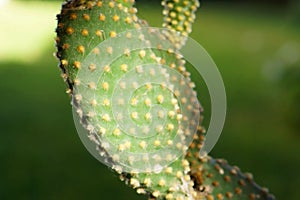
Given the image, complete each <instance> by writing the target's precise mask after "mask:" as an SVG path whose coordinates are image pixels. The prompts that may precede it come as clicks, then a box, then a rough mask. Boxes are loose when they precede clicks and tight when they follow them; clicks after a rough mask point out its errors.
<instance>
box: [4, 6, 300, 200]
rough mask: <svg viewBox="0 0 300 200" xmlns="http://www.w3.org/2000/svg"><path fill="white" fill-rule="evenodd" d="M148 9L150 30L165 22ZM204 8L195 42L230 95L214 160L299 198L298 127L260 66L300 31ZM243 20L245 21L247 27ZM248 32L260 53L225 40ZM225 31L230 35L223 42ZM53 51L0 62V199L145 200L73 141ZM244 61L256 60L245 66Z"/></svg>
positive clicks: (275, 20) (274, 19)
mask: <svg viewBox="0 0 300 200" xmlns="http://www.w3.org/2000/svg"><path fill="white" fill-rule="evenodd" d="M57 8H59V6H58V5H57ZM144 8H145V9H143V7H142V6H141V8H140V9H143V13H141V15H142V16H144V17H143V18H149V17H150V18H149V19H150V22H149V23H152V24H154V25H155V24H157V25H159V24H160V23H161V22H160V20H159V18H156V17H155V16H160V15H161V14H160V12H161V11H160V10H159V8H153V7H150V6H144ZM206 8H207V10H204V9H202V10H201V12H202V13H199V17H198V20H197V21H196V26H194V32H197V31H199V32H200V33H201V34H198V33H197V34H194V35H193V37H194V38H195V39H197V40H198V41H202V42H201V43H202V44H204V46H205V47H206V48H207V49H208V50H209V52H210V53H211V54H212V56H213V57H214V59H215V61H216V62H217V64H218V65H219V67H220V70H221V72H222V74H224V80H225V85H227V93H228V96H229V97H230V98H229V111H228V115H227V116H228V119H227V123H226V127H225V129H224V132H223V135H222V136H221V140H220V142H219V143H218V144H217V146H216V148H215V149H214V151H213V152H212V153H213V155H217V156H220V157H226V158H228V160H229V162H230V163H234V164H238V165H239V166H240V167H241V169H243V171H244V170H246V171H251V172H253V173H254V175H255V180H257V181H258V182H259V183H261V184H263V185H267V186H268V187H269V188H270V189H271V191H273V192H274V193H275V194H276V196H277V197H278V199H295V200H296V199H298V196H299V194H298V190H297V189H296V188H295V187H296V186H297V185H299V183H300V180H299V178H298V177H297V174H296V175H295V173H294V172H296V171H297V169H298V168H299V157H298V156H297V155H298V154H297V147H298V141H299V137H298V130H294V129H292V128H291V127H289V124H288V123H285V122H284V121H282V117H283V116H282V115H281V113H279V111H278V110H277V109H276V107H278V105H280V102H281V100H280V99H275V100H276V101H274V97H277V96H279V95H280V91H279V90H278V88H277V86H274V85H273V84H272V83H270V82H268V81H266V80H265V79H264V78H263V77H261V66H262V64H263V63H264V58H266V57H269V56H271V55H273V54H274V52H275V51H276V50H277V48H279V47H280V46H281V45H282V44H283V43H285V42H286V41H293V42H295V43H298V44H299V39H298V37H297V34H298V32H297V29H296V28H295V27H292V26H289V25H285V28H282V29H280V28H279V29H278V28H276V27H279V26H280V25H281V23H283V22H281V21H280V18H279V17H278V16H277V15H276V14H274V13H270V14H269V15H268V16H269V17H265V15H260V14H258V16H257V17H256V18H253V17H252V16H250V11H249V14H248V12H243V13H242V14H241V13H238V14H237V8H235V7H222V9H218V8H217V6H216V5H207V7H206ZM249 10H250V9H249ZM200 14H201V15H200ZM263 16H264V17H263ZM52 17H53V18H54V16H52ZM237 19H238V20H237ZM243 20H247V21H248V23H247V24H243V23H242V22H243ZM236 21H240V24H239V25H237V24H236V23H235V22H236ZM258 21H259V22H258ZM201 27H207V28H201ZM212 28H213V31H212V30H210V29H212ZM252 29H255V30H258V31H260V30H261V29H263V30H264V32H263V36H264V37H263V38H264V43H265V45H264V48H263V50H264V51H261V53H259V54H257V53H253V52H252V53H251V52H248V51H247V50H245V49H244V48H243V47H242V45H239V42H229V41H237V39H238V38H240V39H241V34H240V33H239V32H242V33H245V32H247V31H249V30H252ZM234 30H236V31H234ZM222 32H223V33H224V34H223V35H226V36H223V37H220V35H219V33H222ZM227 33H228V34H227ZM27 37H30V35H27ZM49 40H51V38H49ZM238 41H240V40H238ZM228 44H230V45H231V46H226V45H228ZM51 46H52V47H51V48H50V47H49V48H47V49H43V55H42V56H41V58H40V59H36V60H33V61H32V62H31V63H30V64H24V63H23V62H21V61H14V62H8V61H5V59H3V58H2V60H1V62H0V66H1V69H0V72H1V75H2V76H1V77H2V81H3V83H4V84H1V86H0V87H1V91H2V94H3V96H2V98H1V105H3V106H2V107H1V109H2V110H1V114H0V118H1V136H0V137H1V140H0V141H1V146H0V156H1V167H0V168H1V172H0V174H1V177H2V178H1V181H0V197H1V199H20V198H24V199H28V198H31V199H41V198H42V199H61V198H67V199H70V198H72V199H83V198H95V197H99V194H101V197H103V199H124V197H125V196H126V198H128V199H143V197H142V196H136V195H135V194H134V192H132V191H131V190H130V189H128V188H126V187H125V186H124V185H123V184H121V183H119V181H118V180H117V178H116V177H113V176H111V174H110V173H107V169H106V167H104V166H102V165H100V164H99V163H98V161H96V160H94V159H93V158H92V157H90V156H87V155H88V153H87V151H86V150H85V149H84V147H83V146H82V144H81V142H80V140H79V139H78V138H76V137H74V134H70V133H75V129H74V128H73V127H74V126H73V121H72V119H71V113H70V106H69V103H68V98H67V97H66V95H65V94H63V91H64V84H63V83H62V82H61V79H60V78H59V77H58V72H57V69H55V68H53V66H54V65H56V61H55V59H53V57H52V55H51V54H52V52H54V48H53V45H51ZM220 46H221V47H223V48H220ZM229 47H230V48H229ZM246 58H253V59H252V60H251V62H248V61H247V59H246ZM254 58H255V59H254ZM221 63H222V65H220V64H221ZM239 74H241V75H243V76H237V75H239ZM246 75H247V76H246ZM12 80H14V81H12ZM20 85H22V87H20ZM24 88H30V90H26V91H25V90H24ZM57 90H61V91H62V92H61V93H58V92H57ZM49 97H51V98H49ZM202 102H203V100H202ZM206 107H209V106H206ZM205 111H206V112H209V109H206V110H205ZM58 113H59V114H58ZM245 113H247V115H246V116H245ZM205 116H207V115H206V114H205ZM205 120H207V117H205ZM16 124H18V125H17V126H16ZM270 138H271V139H270ZM49 141H50V142H49ZM221 141H222V142H221ZM70 155H71V156H70ZM266 158H267V159H266ZM257 163H260V164H257ZM62 166H63V167H62ZM274 166H276V167H274ZM86 169H89V170H86ZM279 170H280V173H278V171H279Z"/></svg>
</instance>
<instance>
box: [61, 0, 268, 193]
mask: <svg viewBox="0 0 300 200" xmlns="http://www.w3.org/2000/svg"><path fill="white" fill-rule="evenodd" d="M162 4H163V5H164V8H165V9H164V11H163V13H164V16H165V18H164V24H163V26H164V27H165V28H167V29H169V30H170V32H171V33H174V34H171V33H168V34H163V33H160V32H157V31H155V30H154V31H153V30H152V29H147V28H148V27H149V26H148V25H147V23H146V22H145V21H144V20H140V19H139V18H138V17H137V15H136V13H137V9H136V8H135V7H134V0H114V1H113V0H70V1H67V2H66V3H64V4H63V6H62V11H61V13H60V14H59V15H58V16H57V18H58V26H57V30H56V32H57V39H56V42H57V57H58V59H59V60H60V68H61V71H62V77H63V79H64V81H65V82H66V83H67V88H68V89H67V93H69V94H70V95H71V96H72V104H73V107H74V109H75V112H76V113H77V115H78V116H79V118H80V122H81V124H82V126H83V127H84V128H85V129H86V130H87V131H88V137H89V138H90V139H91V140H92V141H93V142H94V143H95V144H96V145H97V150H98V151H99V154H100V155H101V156H102V157H103V160H104V162H105V163H106V164H108V165H110V167H111V168H112V169H113V170H114V171H115V172H116V173H118V174H119V175H120V178H121V180H123V181H124V182H125V183H126V184H128V185H130V186H131V187H132V188H134V189H136V191H137V193H139V194H146V195H148V196H149V198H150V199H223V198H225V199H226V198H227V199H273V197H272V196H271V195H269V194H268V192H267V191H266V190H264V189H261V188H260V187H259V186H257V185H256V184H255V183H254V182H253V180H252V178H251V176H250V175H244V174H242V173H241V172H240V171H239V170H238V169H237V168H235V167H233V168H232V167H230V166H229V165H228V164H226V163H225V162H224V161H220V160H215V159H213V158H210V157H208V156H207V157H204V158H200V157H199V155H198V152H199V149H200V148H201V144H202V141H203V139H204V137H205V134H204V132H205V131H204V129H203V127H201V125H199V123H200V121H201V120H200V119H201V117H200V113H201V106H200V104H199V102H198V101H196V100H195V99H196V92H195V90H194V85H195V84H194V83H193V82H192V81H191V80H190V78H189V72H187V71H186V69H185V67H184V66H185V60H184V58H182V57H181V56H180V55H178V54H177V53H176V50H177V49H180V47H181V46H182V45H184V42H185V37H187V36H188V34H189V33H190V32H191V25H192V23H193V21H194V19H195V11H196V9H197V7H198V6H199V3H198V1H197V0H192V1H186V0H173V1H170V0H164V1H163V3H162ZM132 30H133V31H132ZM134 30H136V31H134ZM146 30H147V31H146ZM151 30H152V31H151ZM126 31H127V32H126ZM177 31H179V32H181V35H178V34H177ZM122 33H126V35H124V37H126V38H127V40H128V41H124V42H123V43H124V44H122V42H121V43H120V41H119V43H117V41H118V37H119V35H120V34H121V35H122ZM135 34H137V35H135ZM149 37H152V38H154V39H153V40H154V41H159V40H163V41H165V42H166V43H168V44H170V48H168V49H162V48H159V46H160V44H159V43H157V44H156V43H155V45H156V46H157V48H153V46H151V45H150V44H149V43H151V42H153V41H152V40H151V41H150V42H149V40H147V38H149ZM145 38H146V39H145ZM106 41H110V42H114V41H115V42H116V43H117V44H118V45H119V46H113V45H111V44H109V43H107V42H106ZM130 41H131V42H130ZM135 44H137V45H140V44H142V45H141V46H145V48H140V49H134V50H132V49H129V48H127V46H128V45H133V46H134V45H135ZM152 45H154V44H152ZM116 52H119V53H118V54H117V57H114V55H115V53H116ZM120 52H121V53H120ZM106 59H113V62H111V63H109V64H105V62H106ZM124 77H125V78H129V80H126V79H124ZM172 77H173V78H174V77H175V79H174V80H173V78H172ZM154 79H155V80H156V81H160V82H159V84H158V83H156V82H155V84H153V83H152V82H150V81H153V80H154ZM145 80H148V82H147V81H146V82H145ZM181 82H183V83H184V84H179V83H181ZM170 88H175V89H174V90H172V89H170ZM130 90H134V92H132V91H130ZM115 94H117V96H116V95H115ZM129 94H130V95H129ZM184 95H188V96H190V97H191V98H189V99H187V98H184ZM177 99H179V101H180V102H178V100H177ZM182 107H184V108H183V111H182V112H181V110H180V111H179V109H178V108H182ZM185 107H186V108H185ZM125 108H126V111H129V114H128V113H126V112H125V111H124V109H125ZM163 111H166V112H163ZM126 114H128V116H127V115H126ZM124 115H126V116H125V117H124ZM155 119H156V120H155ZM160 121H164V124H160ZM120 127H122V128H120ZM149 127H150V129H149ZM153 130H155V131H154V132H155V135H153V137H148V135H147V134H151V133H149V131H150V132H151V131H153ZM195 132H197V133H196V134H195V135H194V136H193V134H191V133H195ZM141 134H144V135H143V136H144V137H140V135H141ZM146 136H147V137H146ZM192 141H193V142H192ZM191 142H192V143H191ZM190 143H191V144H190ZM165 149H167V151H165Z"/></svg>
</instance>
